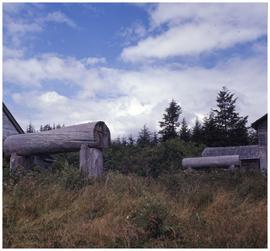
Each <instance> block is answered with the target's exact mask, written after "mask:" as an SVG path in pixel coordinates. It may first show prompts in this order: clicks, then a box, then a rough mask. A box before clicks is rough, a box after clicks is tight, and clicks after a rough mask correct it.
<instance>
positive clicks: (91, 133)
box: [4, 121, 110, 156]
mask: <svg viewBox="0 0 270 251" xmlns="http://www.w3.org/2000/svg"><path fill="white" fill-rule="evenodd" d="M82 144H86V145H88V146H90V147H93V148H101V149H102V148H105V147H108V146H109V145H110V131H109V129H108V127H107V126H106V124H105V123H104V122H102V121H99V122H93V123H85V124H80V125H74V126H69V127H64V128H60V129H55V130H50V131H45V132H40V133H29V134H19V135H13V136H9V137H8V138H7V139H6V140H5V142H4V146H5V147H4V149H5V154H6V155H10V154H11V153H17V154H18V155H22V156H28V155H38V154H47V153H59V152H74V151H79V150H80V148H81V145H82Z"/></svg>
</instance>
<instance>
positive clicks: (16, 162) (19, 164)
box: [10, 153, 34, 172]
mask: <svg viewBox="0 0 270 251" xmlns="http://www.w3.org/2000/svg"><path fill="white" fill-rule="evenodd" d="M33 166H34V157H33V156H20V155H17V154H16V153H12V154H11V156H10V170H11V172H16V171H17V170H18V169H31V168H32V167H33Z"/></svg>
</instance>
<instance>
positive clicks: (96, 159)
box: [80, 145, 103, 178]
mask: <svg viewBox="0 0 270 251" xmlns="http://www.w3.org/2000/svg"><path fill="white" fill-rule="evenodd" d="M80 170H81V172H82V174H83V175H84V176H85V177H88V178H90V177H98V176H100V175H101V174H102V173H103V154H102V150H100V149H96V148H89V147H88V146H87V145H82V146H81V150H80Z"/></svg>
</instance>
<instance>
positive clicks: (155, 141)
mask: <svg viewBox="0 0 270 251" xmlns="http://www.w3.org/2000/svg"><path fill="white" fill-rule="evenodd" d="M158 141H159V140H158V134H157V132H154V133H153V137H152V140H151V144H152V145H154V146H155V145H157V144H158Z"/></svg>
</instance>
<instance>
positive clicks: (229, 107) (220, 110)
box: [207, 87, 248, 146]
mask: <svg viewBox="0 0 270 251" xmlns="http://www.w3.org/2000/svg"><path fill="white" fill-rule="evenodd" d="M216 101H217V109H214V110H213V119H214V124H215V127H216V130H217V133H216V134H213V135H212V137H214V138H215V140H214V141H213V142H211V144H213V145H214V146H238V145H246V144H248V131H247V127H246V124H247V118H248V117H247V116H246V117H241V116H239V113H237V112H236V109H235V103H236V101H237V98H235V97H234V94H233V93H231V92H230V91H229V90H228V89H227V88H226V87H223V88H222V90H221V91H219V93H218V96H217V100H216ZM207 137H209V135H207Z"/></svg>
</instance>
